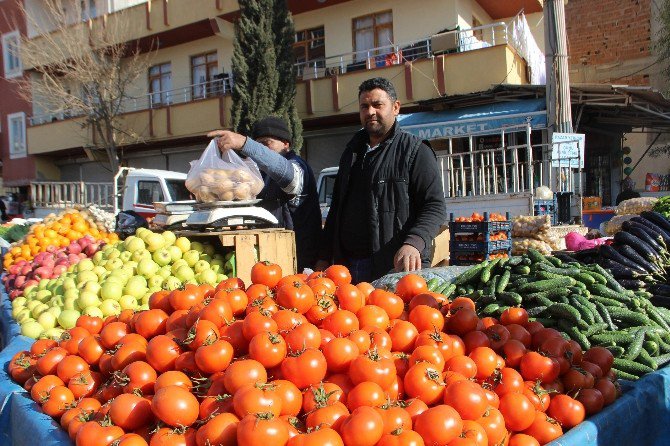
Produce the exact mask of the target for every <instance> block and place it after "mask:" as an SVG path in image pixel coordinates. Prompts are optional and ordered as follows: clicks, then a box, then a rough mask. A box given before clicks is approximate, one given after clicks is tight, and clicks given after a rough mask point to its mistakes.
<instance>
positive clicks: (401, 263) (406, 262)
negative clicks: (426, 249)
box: [393, 245, 421, 272]
mask: <svg viewBox="0 0 670 446" xmlns="http://www.w3.org/2000/svg"><path fill="white" fill-rule="evenodd" d="M393 265H394V266H395V270H396V271H397V272H401V271H418V270H420V269H421V253H420V252H419V250H418V249H416V248H415V247H414V246H412V245H402V246H401V247H400V249H399V250H398V252H396V253H395V257H393Z"/></svg>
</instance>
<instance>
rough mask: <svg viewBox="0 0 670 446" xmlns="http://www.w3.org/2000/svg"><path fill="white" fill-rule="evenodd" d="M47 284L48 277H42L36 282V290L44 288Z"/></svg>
mask: <svg viewBox="0 0 670 446" xmlns="http://www.w3.org/2000/svg"><path fill="white" fill-rule="evenodd" d="M48 286H49V279H42V280H40V281H39V283H38V284H37V290H38V291H42V290H46V289H47V287H48Z"/></svg>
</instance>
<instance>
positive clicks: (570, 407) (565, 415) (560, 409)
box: [547, 394, 586, 429]
mask: <svg viewBox="0 0 670 446" xmlns="http://www.w3.org/2000/svg"><path fill="white" fill-rule="evenodd" d="M547 413H548V414H549V416H550V417H552V418H554V419H555V420H556V421H558V422H559V423H561V426H563V427H565V428H568V429H569V428H571V427H575V426H577V425H578V424H579V423H581V422H582V421H584V417H585V414H586V411H585V409H584V405H583V404H582V403H580V402H579V401H577V400H575V399H574V398H571V397H569V396H568V395H563V394H559V395H556V396H554V397H553V398H552V399H551V403H549V409H547Z"/></svg>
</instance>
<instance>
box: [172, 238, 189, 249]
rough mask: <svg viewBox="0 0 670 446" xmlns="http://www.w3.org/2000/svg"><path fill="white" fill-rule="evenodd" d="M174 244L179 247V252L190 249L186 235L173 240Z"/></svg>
mask: <svg viewBox="0 0 670 446" xmlns="http://www.w3.org/2000/svg"><path fill="white" fill-rule="evenodd" d="M174 245H175V246H176V247H177V248H179V249H181V252H186V251H188V250H190V249H191V241H190V240H189V239H187V238H186V237H179V238H177V240H175V242H174Z"/></svg>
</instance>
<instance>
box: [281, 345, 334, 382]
mask: <svg viewBox="0 0 670 446" xmlns="http://www.w3.org/2000/svg"><path fill="white" fill-rule="evenodd" d="M281 371H282V375H283V376H284V378H285V379H287V380H289V381H291V382H292V383H293V384H295V385H296V386H297V387H298V388H299V389H301V390H303V389H306V388H307V387H309V386H311V385H314V384H317V383H319V382H320V381H322V380H323V378H325V376H326V371H327V365H326V358H325V357H324V356H323V353H321V351H320V350H317V349H314V348H307V349H305V350H303V351H301V352H297V353H296V354H295V355H290V356H288V357H287V358H286V359H285V360H284V361H283V362H282V364H281Z"/></svg>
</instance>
